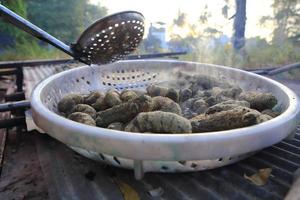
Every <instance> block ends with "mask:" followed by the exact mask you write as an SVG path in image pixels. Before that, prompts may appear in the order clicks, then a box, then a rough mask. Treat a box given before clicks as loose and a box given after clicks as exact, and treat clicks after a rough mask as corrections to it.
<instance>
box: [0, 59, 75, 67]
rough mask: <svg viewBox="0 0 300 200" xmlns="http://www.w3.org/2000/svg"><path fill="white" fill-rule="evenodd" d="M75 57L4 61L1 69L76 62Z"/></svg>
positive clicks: (0, 63) (0, 64) (0, 65)
mask: <svg viewBox="0 0 300 200" xmlns="http://www.w3.org/2000/svg"><path fill="white" fill-rule="evenodd" d="M74 62H76V61H75V60H73V59H59V60H26V61H4V62H0V69H3V68H19V67H36V66H39V67H40V65H58V64H63V63H74Z"/></svg>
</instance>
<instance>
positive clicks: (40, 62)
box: [0, 51, 187, 69]
mask: <svg viewBox="0 0 300 200" xmlns="http://www.w3.org/2000/svg"><path fill="white" fill-rule="evenodd" d="M186 53H187V52H185V51H184V52H169V53H157V54H142V55H129V56H127V57H126V58H125V59H127V60H134V59H147V58H159V57H166V56H172V55H184V54H186ZM75 62H76V61H75V60H73V59H58V60H26V61H4V62H0V69H2V68H19V67H36V66H38V67H40V65H58V64H65V63H70V64H71V63H75Z"/></svg>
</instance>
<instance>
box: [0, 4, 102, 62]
mask: <svg viewBox="0 0 300 200" xmlns="http://www.w3.org/2000/svg"><path fill="white" fill-rule="evenodd" d="M2 3H3V4H4V5H5V6H7V7H8V8H9V9H11V10H12V11H14V12H16V13H17V14H19V15H21V16H22V17H24V18H26V19H28V20H29V21H30V22H32V23H33V24H35V25H37V26H38V27H40V28H41V29H43V30H45V31H46V32H48V33H50V34H51V35H53V36H54V37H56V38H58V39H60V40H62V41H64V42H66V43H67V44H70V43H73V42H75V41H76V39H77V38H78V37H79V35H80V34H81V33H82V31H83V30H84V29H85V28H86V27H87V26H88V25H90V24H91V23H92V22H93V21H95V20H96V19H98V18H101V17H103V16H104V15H106V12H107V10H106V8H104V7H101V6H100V5H92V4H90V3H89V1H86V0H63V1H61V0H47V1H44V0H26V1H25V0H4V1H2ZM0 29H1V33H0V36H1V35H2V36H3V35H4V36H6V37H7V36H9V37H10V38H12V39H13V40H14V41H15V42H14V46H11V47H7V46H3V45H2V47H1V49H2V52H1V56H0V57H1V58H0V59H1V60H20V59H40V58H58V57H66V55H65V54H64V53H62V52H60V51H58V50H56V49H54V48H52V47H51V46H50V45H46V44H45V43H43V42H40V41H39V40H38V39H36V38H34V37H32V36H30V35H29V34H27V33H24V32H23V31H20V30H19V29H17V28H15V27H14V26H12V25H10V24H8V23H5V22H1V23H0ZM2 30H3V31H2ZM2 42H3V41H2ZM0 43H1V41H0ZM3 50H4V51H3Z"/></svg>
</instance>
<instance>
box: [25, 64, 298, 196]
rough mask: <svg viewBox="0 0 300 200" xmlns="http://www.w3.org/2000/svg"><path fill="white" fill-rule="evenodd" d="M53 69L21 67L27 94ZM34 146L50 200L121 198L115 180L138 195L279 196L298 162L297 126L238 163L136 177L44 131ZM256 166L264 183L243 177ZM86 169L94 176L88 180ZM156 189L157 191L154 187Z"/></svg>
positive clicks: (253, 170)
mask: <svg viewBox="0 0 300 200" xmlns="http://www.w3.org/2000/svg"><path fill="white" fill-rule="evenodd" d="M56 67H57V68H59V66H56ZM29 70H33V71H29ZM52 73H54V71H53V70H47V68H45V66H43V67H36V68H32V69H26V68H25V69H24V75H25V84H26V93H27V94H30V92H31V91H32V89H33V87H34V85H35V84H36V83H37V82H39V80H41V79H43V78H44V77H48V76H49V75H51V74H52ZM37 147H38V148H37V149H38V155H39V159H40V163H41V166H42V169H43V172H44V174H45V179H46V180H47V183H48V186H49V195H50V197H51V198H53V199H62V198H66V199H72V198H79V199H99V198H101V199H122V193H121V190H120V184H118V183H120V182H124V183H126V184H127V185H129V187H130V188H132V189H133V190H134V191H135V192H136V193H137V194H138V195H139V196H140V197H141V199H282V198H284V197H285V195H286V193H287V192H288V190H289V188H290V186H291V184H292V179H293V173H294V172H295V170H296V169H298V168H299V167H300V126H298V129H297V133H296V136H295V139H293V140H291V141H282V142H281V143H279V144H276V145H274V146H272V147H270V148H267V149H265V150H263V151H261V152H259V153H258V154H256V155H254V156H252V157H250V158H248V159H246V160H244V161H241V162H239V163H237V164H234V165H230V166H227V167H222V168H219V169H214V170H209V171H203V172H196V173H185V174H157V173H149V174H146V176H145V178H144V179H143V180H142V181H137V180H135V179H134V178H133V172H132V171H128V170H124V169H118V168H114V167H106V166H104V165H102V164H100V163H96V162H94V161H91V160H89V159H86V158H84V157H82V156H80V155H78V154H76V153H75V152H73V151H72V150H70V149H68V148H67V147H66V146H65V145H63V144H61V143H59V142H57V141H54V140H53V139H51V138H48V137H45V136H44V135H43V136H38V140H37ZM261 168H272V176H271V177H270V179H269V181H268V184H267V185H265V186H256V185H254V184H252V183H251V182H249V181H248V180H246V179H245V178H244V177H243V176H244V174H247V175H250V174H253V173H255V172H256V171H257V170H259V169H261ZM87 172H92V174H94V175H95V176H93V177H92V178H91V177H89V178H88V179H87V178H86V176H85V175H86V173H87ZM158 188H160V189H161V191H163V192H162V194H161V193H159V192H153V191H157V189H158ZM151 191H152V192H151ZM151 194H152V195H151ZM154 194H155V195H154ZM160 194H161V195H160Z"/></svg>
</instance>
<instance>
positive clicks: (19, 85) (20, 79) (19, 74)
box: [16, 68, 24, 92]
mask: <svg viewBox="0 0 300 200" xmlns="http://www.w3.org/2000/svg"><path fill="white" fill-rule="evenodd" d="M23 81H24V75H23V70H22V69H21V68H17V74H16V85H17V92H22V91H23Z"/></svg>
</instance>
